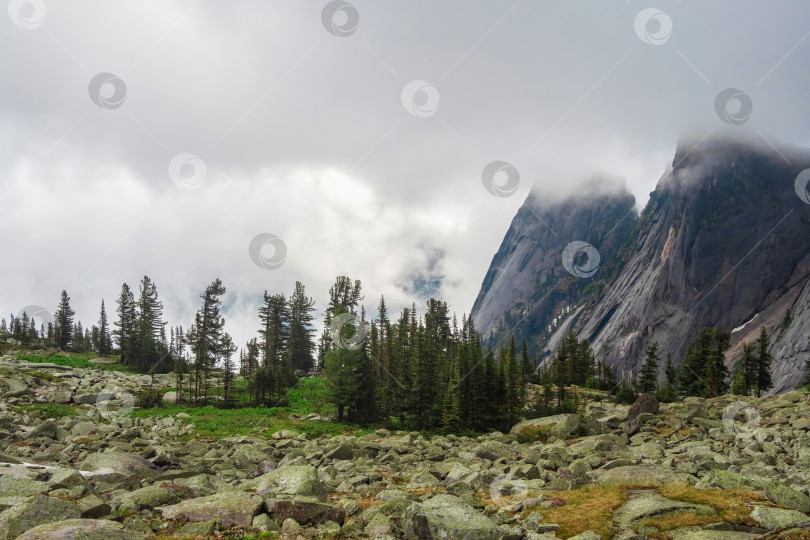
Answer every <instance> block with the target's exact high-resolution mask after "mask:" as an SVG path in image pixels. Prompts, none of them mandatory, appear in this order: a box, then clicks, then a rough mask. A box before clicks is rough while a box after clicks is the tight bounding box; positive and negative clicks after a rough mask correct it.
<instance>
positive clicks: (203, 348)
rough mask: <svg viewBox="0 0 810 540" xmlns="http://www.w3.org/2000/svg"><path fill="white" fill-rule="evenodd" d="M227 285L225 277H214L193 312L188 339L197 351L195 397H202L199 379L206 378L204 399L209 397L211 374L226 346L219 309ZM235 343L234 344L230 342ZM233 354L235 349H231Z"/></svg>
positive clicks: (195, 354)
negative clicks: (199, 304) (198, 306)
mask: <svg viewBox="0 0 810 540" xmlns="http://www.w3.org/2000/svg"><path fill="white" fill-rule="evenodd" d="M223 294H225V287H224V286H223V285H222V281H220V280H219V279H215V280H214V281H213V282H212V283H211V284H210V285H209V286H208V287H206V288H205V292H203V294H201V295H200V298H201V299H202V305H201V306H200V309H199V310H198V311H197V313H196V315H195V316H194V324H193V325H192V326H191V328H189V331H188V332H187V333H186V337H187V339H188V343H189V345H190V346H191V351H192V354H193V355H194V400H195V401H197V400H199V398H200V382H201V379H202V382H203V399H208V385H207V381H208V377H209V373H210V371H211V369H212V368H214V366H216V363H217V361H218V360H219V359H220V358H222V357H223V355H224V352H225V350H226V343H225V336H226V335H227V334H225V333H224V331H223V328H224V327H225V319H224V318H223V317H222V315H221V313H220V310H221V308H222V298H221V297H222V295H223ZM230 345H232V344H230ZM231 354H232V353H231Z"/></svg>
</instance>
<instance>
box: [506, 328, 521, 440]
mask: <svg viewBox="0 0 810 540" xmlns="http://www.w3.org/2000/svg"><path fill="white" fill-rule="evenodd" d="M516 356H517V353H516V351H515V336H514V335H512V336H510V340H509V348H508V349H507V350H506V361H505V363H504V364H505V365H504V370H505V378H506V403H507V405H506V422H507V425H508V426H509V427H511V426H512V425H513V424H515V423H516V422H517V417H518V412H519V411H520V410H521V409H522V408H523V400H522V394H523V386H524V384H523V370H522V369H521V367H520V365H519V364H518V362H517V358H516Z"/></svg>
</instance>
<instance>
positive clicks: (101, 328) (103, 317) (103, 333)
mask: <svg viewBox="0 0 810 540" xmlns="http://www.w3.org/2000/svg"><path fill="white" fill-rule="evenodd" d="M97 352H98V355H99V356H109V355H110V353H111V352H112V339H111V338H110V328H109V324H108V323H107V311H106V310H105V309H104V300H103V299H102V300H101V314H100V316H99V320H98V349H97Z"/></svg>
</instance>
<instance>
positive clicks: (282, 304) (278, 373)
mask: <svg viewBox="0 0 810 540" xmlns="http://www.w3.org/2000/svg"><path fill="white" fill-rule="evenodd" d="M259 320H260V322H261V327H260V328H259V336H260V337H259V345H260V348H261V352H262V367H263V368H265V373H264V375H265V377H266V379H267V382H269V384H270V388H269V393H270V396H271V398H273V399H276V400H281V398H282V397H283V390H284V388H285V387H286V386H288V385H289V384H291V383H292V382H293V381H292V378H293V372H292V364H291V363H290V356H289V344H290V309H289V305H288V304H287V300H286V299H285V298H284V295H283V294H272V295H271V294H270V293H268V292H267V291H264V305H263V306H261V307H260V308H259Z"/></svg>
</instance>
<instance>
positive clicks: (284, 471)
mask: <svg viewBox="0 0 810 540" xmlns="http://www.w3.org/2000/svg"><path fill="white" fill-rule="evenodd" d="M240 489H243V490H255V492H256V493H259V494H262V495H263V494H266V493H275V494H285V495H299V496H302V497H315V498H317V499H318V500H319V501H321V502H325V501H326V495H327V488H326V485H325V484H324V483H323V482H321V480H320V478H319V477H318V471H317V470H316V469H315V467H312V466H311V465H288V466H284V467H279V468H278V469H276V470H274V471H270V472H269V473H267V474H263V475H262V476H259V477H257V478H254V479H253V480H248V481H247V482H244V483H242V485H241V486H240Z"/></svg>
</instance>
